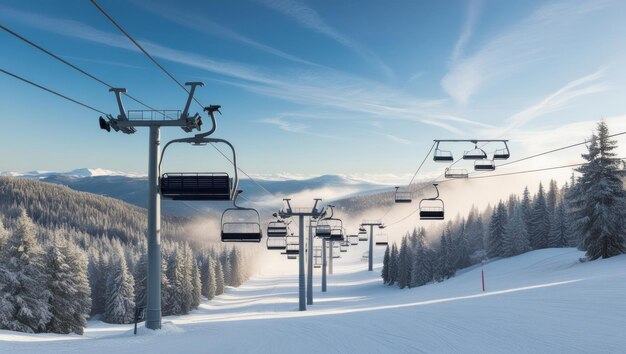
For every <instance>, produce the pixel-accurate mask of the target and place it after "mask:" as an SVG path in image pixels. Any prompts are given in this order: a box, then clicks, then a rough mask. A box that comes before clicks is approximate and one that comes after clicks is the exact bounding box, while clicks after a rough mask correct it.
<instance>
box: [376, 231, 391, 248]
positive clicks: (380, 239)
mask: <svg viewBox="0 0 626 354" xmlns="http://www.w3.org/2000/svg"><path fill="white" fill-rule="evenodd" d="M374 239H375V240H376V246H387V244H388V243H389V239H388V236H387V234H383V233H380V234H377V235H376V237H375V238H374Z"/></svg>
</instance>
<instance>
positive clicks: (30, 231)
mask: <svg viewBox="0 0 626 354" xmlns="http://www.w3.org/2000/svg"><path fill="white" fill-rule="evenodd" d="M2 258H3V259H4V267H3V271H2V272H1V273H0V296H1V297H2V302H1V303H0V305H2V308H0V321H1V322H0V329H8V330H12V331H20V332H27V333H33V332H35V333H37V332H42V331H44V330H45V328H46V324H47V323H48V321H49V320H50V318H51V316H52V314H51V313H50V306H49V303H48V301H49V299H50V291H49V290H48V289H47V275H46V272H45V269H44V264H45V259H44V251H43V249H42V247H41V245H39V242H37V239H36V237H35V225H34V224H33V222H32V220H31V219H30V218H29V217H28V215H26V212H25V211H24V210H21V213H20V216H19V218H18V219H17V222H16V225H15V231H14V232H13V235H11V236H10V237H9V239H8V240H7V242H6V244H5V246H4V250H3V254H2Z"/></svg>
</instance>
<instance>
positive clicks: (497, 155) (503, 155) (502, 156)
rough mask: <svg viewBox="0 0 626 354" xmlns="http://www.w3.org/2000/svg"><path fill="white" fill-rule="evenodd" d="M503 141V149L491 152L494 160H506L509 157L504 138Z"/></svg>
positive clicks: (507, 146)
mask: <svg viewBox="0 0 626 354" xmlns="http://www.w3.org/2000/svg"><path fill="white" fill-rule="evenodd" d="M503 143H504V149H498V150H496V152H494V153H493V159H494V160H506V159H508V158H509V157H511V154H510V153H509V145H508V144H507V143H506V140H504V141H503Z"/></svg>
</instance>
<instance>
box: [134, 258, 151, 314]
mask: <svg viewBox="0 0 626 354" xmlns="http://www.w3.org/2000/svg"><path fill="white" fill-rule="evenodd" d="M133 277H134V278H135V305H136V306H137V307H146V301H147V298H146V296H147V292H146V287H147V286H148V253H147V252H145V251H144V252H142V253H141V256H140V257H139V261H138V262H137V264H136V265H135V272H134V273H133Z"/></svg>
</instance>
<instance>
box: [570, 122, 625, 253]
mask: <svg viewBox="0 0 626 354" xmlns="http://www.w3.org/2000/svg"><path fill="white" fill-rule="evenodd" d="M616 148H617V142H616V141H615V140H611V139H610V138H609V129H608V126H607V125H606V122H604V121H600V122H599V123H598V125H597V135H596V134H594V135H593V136H592V137H591V141H590V143H589V145H588V146H587V153H586V154H583V155H582V157H583V159H584V160H585V161H587V162H586V163H585V164H584V165H582V166H581V167H580V168H578V172H580V173H581V174H582V175H581V176H580V179H579V181H578V186H579V187H578V192H579V197H578V198H577V200H576V202H575V204H574V205H575V209H576V215H577V217H578V222H579V223H580V225H581V232H582V236H583V242H582V246H583V249H584V250H585V251H586V253H587V257H589V258H590V259H592V260H594V259H598V258H608V257H612V256H615V255H618V254H621V253H624V252H626V246H625V244H624V242H625V240H626V230H625V221H624V219H625V216H626V215H625V212H624V209H625V207H626V192H624V185H623V182H622V179H621V172H620V163H621V162H620V160H619V159H617V158H616V157H615V156H616V154H615V152H614V150H615V149H616Z"/></svg>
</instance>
